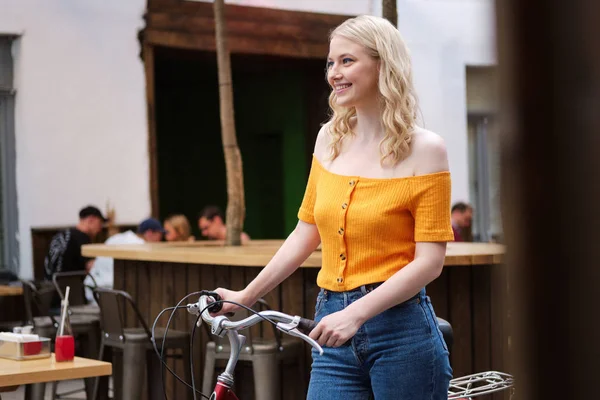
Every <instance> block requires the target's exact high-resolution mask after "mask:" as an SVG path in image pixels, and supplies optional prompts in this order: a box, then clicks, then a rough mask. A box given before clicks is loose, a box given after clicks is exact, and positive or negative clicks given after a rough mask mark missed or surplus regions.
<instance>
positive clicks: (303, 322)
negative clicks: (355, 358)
mask: <svg viewBox="0 0 600 400" xmlns="http://www.w3.org/2000/svg"><path fill="white" fill-rule="evenodd" d="M317 324H318V322H316V321H313V320H312V319H308V318H300V322H298V330H299V331H300V332H302V333H304V334H305V335H308V334H309V333H310V332H311V331H312V330H313V329H315V327H316V326H317ZM350 345H352V339H348V340H347V341H346V343H344V344H342V346H350Z"/></svg>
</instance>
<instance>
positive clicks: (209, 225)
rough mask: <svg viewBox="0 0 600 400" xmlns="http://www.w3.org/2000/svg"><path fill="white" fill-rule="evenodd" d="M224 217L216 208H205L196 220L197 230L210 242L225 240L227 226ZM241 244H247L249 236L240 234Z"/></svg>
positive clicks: (243, 233)
mask: <svg viewBox="0 0 600 400" xmlns="http://www.w3.org/2000/svg"><path fill="white" fill-rule="evenodd" d="M224 221H225V216H224V215H223V212H222V211H221V209H220V208H219V207H217V206H206V207H204V209H203V210H202V212H201V213H200V218H199V219H198V228H200V233H201V234H202V236H204V237H206V238H208V239H210V240H225V237H226V236H227V226H226V225H225V222H224ZM241 238H242V243H247V242H248V241H249V240H250V236H248V234H247V233H245V232H242V235H241Z"/></svg>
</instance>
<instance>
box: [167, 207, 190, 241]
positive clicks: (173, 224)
mask: <svg viewBox="0 0 600 400" xmlns="http://www.w3.org/2000/svg"><path fill="white" fill-rule="evenodd" d="M164 225H165V240H166V241H167V242H190V241H193V240H194V237H193V236H192V235H191V233H190V232H191V228H190V222H189V221H188V219H187V218H186V216H185V215H183V214H177V215H171V216H170V217H169V218H167V219H166V220H165V224H164Z"/></svg>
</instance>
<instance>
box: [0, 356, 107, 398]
mask: <svg viewBox="0 0 600 400" xmlns="http://www.w3.org/2000/svg"><path fill="white" fill-rule="evenodd" d="M110 374H112V365H111V364H110V363H108V362H104V361H96V360H90V359H87V358H81V357H75V358H74V359H73V361H67V362H56V361H55V360H54V354H52V356H51V357H50V358H43V359H38V360H27V361H14V360H8V359H5V358H0V392H8V391H13V390H16V389H17V388H18V387H19V385H28V384H33V383H43V382H54V381H62V380H68V379H80V378H90V377H95V376H104V375H110Z"/></svg>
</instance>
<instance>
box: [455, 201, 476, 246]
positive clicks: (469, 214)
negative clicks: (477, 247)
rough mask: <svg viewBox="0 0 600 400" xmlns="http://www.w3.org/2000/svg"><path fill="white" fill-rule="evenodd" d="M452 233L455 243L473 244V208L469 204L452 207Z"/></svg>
mask: <svg viewBox="0 0 600 400" xmlns="http://www.w3.org/2000/svg"><path fill="white" fill-rule="evenodd" d="M451 213H452V214H451V215H452V231H453V232H454V241H455V242H472V241H473V235H472V234H471V225H472V223H473V207H471V205H469V204H467V203H462V202H460V203H456V204H454V205H453V206H452V211H451Z"/></svg>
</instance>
